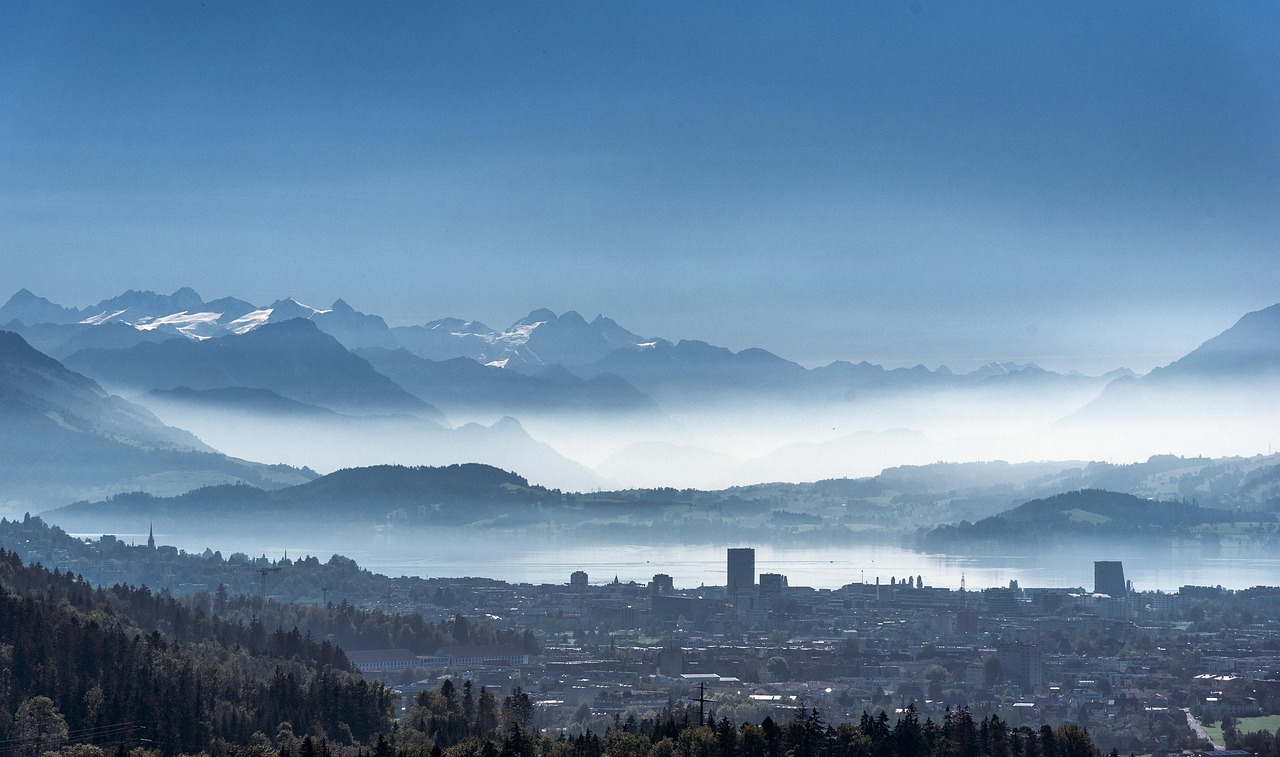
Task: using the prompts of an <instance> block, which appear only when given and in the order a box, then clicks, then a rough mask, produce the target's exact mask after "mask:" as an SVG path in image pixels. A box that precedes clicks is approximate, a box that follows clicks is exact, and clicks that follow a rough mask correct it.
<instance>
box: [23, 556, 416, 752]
mask: <svg viewBox="0 0 1280 757" xmlns="http://www.w3.org/2000/svg"><path fill="white" fill-rule="evenodd" d="M161 627H163V628H164V632H163V633H162V632H161V630H159V629H160V628H161ZM391 714H392V696H391V694H390V692H388V691H387V690H386V689H385V688H384V687H383V686H382V685H381V684H378V683H370V682H367V681H365V680H364V679H363V678H362V677H361V676H360V675H359V673H357V672H355V671H354V670H353V669H352V668H351V667H350V665H349V664H348V662H347V660H346V657H345V655H343V653H342V651H341V650H340V649H338V648H336V647H334V646H333V645H332V644H330V643H329V642H328V641H316V640H314V639H312V638H310V636H309V635H307V634H303V633H301V632H299V631H298V630H297V629H294V630H291V631H284V630H283V629H277V630H275V631H273V632H268V631H267V630H266V627H265V626H263V624H262V623H261V622H260V621H258V620H257V619H253V620H252V621H251V622H250V623H247V624H245V623H240V622H231V621H227V620H223V619H221V618H217V617H213V616H210V615H206V614H205V613H203V612H202V611H200V610H198V609H197V610H193V609H191V608H189V607H186V606H184V605H183V604H181V603H179V602H178V601H176V600H174V599H173V598H171V597H168V596H164V595H156V594H152V593H151V592H150V591H149V590H148V589H146V588H134V587H127V586H114V587H111V588H107V589H94V588H93V587H91V586H89V585H88V584H87V583H85V582H84V581H83V580H80V579H77V578H76V577H74V576H72V575H70V574H66V573H61V572H58V571H53V572H50V571H48V570H45V569H44V568H43V567H40V566H38V565H36V566H27V565H24V564H23V563H22V561H21V560H20V559H19V558H18V557H17V556H16V555H14V554H13V553H10V552H6V551H3V550H0V754H3V755H5V757H7V754H8V752H18V753H23V752H26V753H33V754H34V753H38V751H40V750H43V749H44V748H45V747H50V746H57V744H56V743H50V742H49V741H48V738H47V737H48V736H49V734H50V733H52V734H54V736H55V738H54V742H56V740H57V739H56V734H58V733H61V732H62V731H63V729H65V731H66V733H67V737H68V738H71V737H72V736H73V735H79V736H81V737H83V739H82V740H83V741H85V742H87V743H90V744H92V743H95V742H98V743H105V744H119V743H123V742H124V741H126V740H128V739H133V740H135V741H137V742H139V743H142V742H143V741H144V740H145V743H149V744H150V745H152V746H153V747H154V748H156V749H159V750H160V751H162V752H164V753H166V754H178V753H197V752H201V751H213V752H218V751H221V750H223V749H224V748H225V746H226V745H230V744H247V743H248V742H249V740H250V737H251V736H252V735H253V734H254V733H255V732H265V733H275V732H276V731H277V729H278V728H279V727H280V725H281V724H282V723H289V724H291V726H293V727H296V728H298V729H299V730H300V731H302V732H303V733H309V734H315V735H316V736H318V737H324V738H328V739H338V740H339V741H340V742H343V743H352V742H360V743H363V742H367V741H371V740H373V739H375V737H376V736H377V734H379V733H381V732H383V731H385V730H386V729H387V728H388V727H389V725H390V723H391V720H390V718H391ZM33 730H34V731H35V734H34V735H35V737H36V739H37V740H36V741H35V742H33V741H32V740H31V738H32V736H33V733H32V731H33ZM126 736H127V738H125V737H126ZM72 740H74V739H72Z"/></svg>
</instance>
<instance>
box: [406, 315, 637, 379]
mask: <svg viewBox="0 0 1280 757" xmlns="http://www.w3.org/2000/svg"><path fill="white" fill-rule="evenodd" d="M392 333H393V334H394V335H395V337H396V339H397V340H398V341H399V343H400V345H401V346H402V347H404V348H405V349H407V350H408V351H410V352H412V353H413V354H415V355H417V356H419V357H424V358H428V359H430V360H448V359H451V358H455V357H468V358H471V359H473V360H478V361H480V362H482V363H487V364H493V365H496V366H499V367H504V368H510V369H513V370H520V371H523V372H536V371H538V370H540V369H542V368H544V367H546V366H550V365H566V366H573V365H583V364H587V363H591V362H594V361H596V360H599V359H600V358H602V357H604V356H605V355H607V354H609V353H611V352H613V351H615V350H638V349H642V348H643V345H644V343H645V342H646V341H647V340H645V339H643V338H642V337H640V336H638V335H636V334H633V333H631V332H630V331H628V330H626V329H624V328H622V327H621V326H619V325H618V324H617V322H615V321H613V320H612V319H610V318H606V317H604V316H602V315H598V316H596V317H595V318H594V319H593V320H592V321H591V322H590V323H588V322H587V321H586V319H584V318H583V317H582V316H581V315H579V314H578V313H577V312H575V311H573V310H570V311H567V312H565V313H563V314H561V315H556V314H555V313H554V312H552V311H550V310H547V309H545V308H543V309H540V310H534V311H533V312H531V313H529V315H527V316H525V317H524V318H521V319H520V320H518V321H516V322H515V323H513V324H511V326H509V327H508V328H507V329H506V330H504V331H498V330H496V329H492V328H489V327H488V326H485V325H484V324H483V323H479V322H477V321H462V320H459V319H456V318H448V319H444V320H439V321H433V322H431V323H428V324H426V325H425V326H402V327H398V328H395V329H392Z"/></svg>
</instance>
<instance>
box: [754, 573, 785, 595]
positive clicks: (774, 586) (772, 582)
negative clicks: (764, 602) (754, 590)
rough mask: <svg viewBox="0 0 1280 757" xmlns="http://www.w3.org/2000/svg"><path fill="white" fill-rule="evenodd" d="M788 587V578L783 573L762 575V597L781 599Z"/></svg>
mask: <svg viewBox="0 0 1280 757" xmlns="http://www.w3.org/2000/svg"><path fill="white" fill-rule="evenodd" d="M786 587H787V577H786V576H784V575H782V574H781V573H761V574H760V596H762V597H780V596H782V590H783V589H785V588H786Z"/></svg>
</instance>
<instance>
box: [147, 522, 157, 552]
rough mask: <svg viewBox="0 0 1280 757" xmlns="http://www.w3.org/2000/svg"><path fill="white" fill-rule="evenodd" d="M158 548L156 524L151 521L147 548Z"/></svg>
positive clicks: (148, 529) (148, 528)
mask: <svg viewBox="0 0 1280 757" xmlns="http://www.w3.org/2000/svg"><path fill="white" fill-rule="evenodd" d="M155 548H156V524H155V523H151V524H148V526H147V549H155Z"/></svg>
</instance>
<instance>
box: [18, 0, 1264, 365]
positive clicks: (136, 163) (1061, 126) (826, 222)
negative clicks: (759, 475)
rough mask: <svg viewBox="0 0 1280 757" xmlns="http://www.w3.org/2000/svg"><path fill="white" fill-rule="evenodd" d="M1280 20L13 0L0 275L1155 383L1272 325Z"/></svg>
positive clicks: (951, 7) (1014, 12)
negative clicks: (1241, 328)
mask: <svg viewBox="0 0 1280 757" xmlns="http://www.w3.org/2000/svg"><path fill="white" fill-rule="evenodd" d="M1276 39H1280V6H1277V5H1276V4H1274V3H1262V2H1259V3H1178V2H1168V3H1163V2H1162V3H1089V2H1084V3H1012V2H999V3H996V2H992V3H963V4H960V3H937V2H925V1H923V0H921V2H916V3H906V2H886V3H846V2H840V3H815V4H801V5H795V4H776V3H773V4H765V3H752V2H748V3H685V4H677V3H669V2H668V3H599V2H582V3H574V2H556V3H542V4H496V3H495V4H481V3H404V4H396V3H375V4H365V3H260V2H243V3H235V2H226V3H224V2H219V3H206V4H197V3H172V2H164V3H145V2H141V3H128V4H110V3H76V2H66V3H43V2H41V3H34V2H33V3H22V2H11V3H4V4H0V250H3V254H4V260H5V266H4V270H3V272H0V285H6V284H7V286H6V289H7V290H8V291H5V292H0V296H7V294H8V293H9V291H13V290H16V289H18V288H19V287H24V286H25V287H27V288H30V289H32V290H33V291H35V292H36V293H38V294H41V295H44V296H47V297H49V298H51V299H53V300H55V301H58V302H62V303H64V304H75V305H85V304H89V303H91V302H95V301H97V300H99V299H102V298H105V297H108V296H111V295H114V294H117V293H118V292H119V291H122V290H124V289H127V288H146V289H154V290H157V291H172V290H174V289H176V288H178V287H180V286H185V285H190V286H193V287H195V288H196V289H197V290H198V291H199V292H200V293H201V294H202V295H204V296H205V297H206V298H213V297H220V296H227V295H231V296H238V297H242V298H245V299H249V300H251V301H255V302H259V303H265V302H268V301H270V300H273V299H275V298H277V297H280V296H287V295H294V296H297V297H298V298H299V299H301V300H302V301H304V302H308V303H310V304H315V305H327V304H328V303H330V302H332V300H333V299H335V298H337V297H343V298H346V299H347V300H348V301H349V302H351V303H352V305H354V306H355V307H357V308H358V309H361V310H365V311H369V312H376V313H380V314H383V315H385V316H386V317H387V318H388V320H390V321H391V322H392V323H421V322H425V321H427V320H430V319H433V318H438V317H442V316H445V315H452V316H459V317H467V318H477V319H481V320H484V321H486V322H489V323H490V325H495V326H502V325H506V324H507V323H509V322H510V321H512V320H514V319H516V318H518V317H519V316H521V315H523V314H524V313H526V312H528V311H529V310H532V309H534V308H536V307H543V306H546V307H550V308H552V309H554V310H557V311H562V310H566V309H576V310H578V311H580V312H582V313H583V314H584V315H586V316H587V317H591V316H593V315H595V314H596V313H598V312H603V313H605V314H608V315H611V316H612V317H614V318H615V319H617V320H618V321H619V322H621V323H623V324H624V325H626V326H628V327H630V328H632V329H633V330H636V331H639V332H642V333H644V334H646V335H661V336H668V337H689V338H701V339H705V340H707V341H711V342H714V343H717V344H723V345H726V346H730V347H734V348H742V347H747V346H761V347H765V348H767V349H770V350H772V351H774V352H777V353H779V354H781V355H784V356H786V357H789V358H792V359H797V360H801V361H805V362H810V363H815V362H826V361H829V360H832V359H837V358H846V359H853V360H860V359H870V360H873V361H879V362H889V363H893V364H899V363H914V362H925V363H926V364H930V365H934V364H937V363H939V362H945V363H948V364H950V365H952V366H953V367H966V366H972V365H975V364H980V363H982V362H987V361H989V360H997V359H1017V360H1036V361H1037V362H1040V363H1042V364H1044V365H1047V366H1050V367H1057V368H1080V369H1084V370H1105V369H1106V368H1110V367H1115V366H1117V365H1128V366H1131V367H1134V368H1137V369H1141V370H1144V369H1147V368H1150V367H1151V366H1152V365H1156V364H1159V363H1163V362H1168V360H1170V359H1172V358H1173V357H1176V356H1177V355H1178V354H1181V353H1182V352H1185V351H1187V350H1188V349H1190V348H1191V347H1194V346H1195V344H1197V343H1198V342H1199V341H1201V340H1203V339H1205V338H1207V337H1209V336H1211V335H1212V334H1214V333H1216V332H1217V331H1220V330H1221V329H1223V328H1225V327H1226V326H1229V325H1230V324H1231V323H1232V322H1234V320H1235V319H1236V318H1237V317H1239V315H1241V314H1243V313H1244V312H1246V311H1249V310H1254V309H1258V308H1260V307H1264V306H1266V305H1269V304H1272V303H1274V302H1276V301H1280V291H1278V290H1280V287H1278V286H1277V281H1280V276H1277V270H1278V268H1280V267H1278V266H1277V263H1276V260H1277V250H1280V136H1277V135H1280V46H1278V45H1276V44H1275V40H1276Z"/></svg>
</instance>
